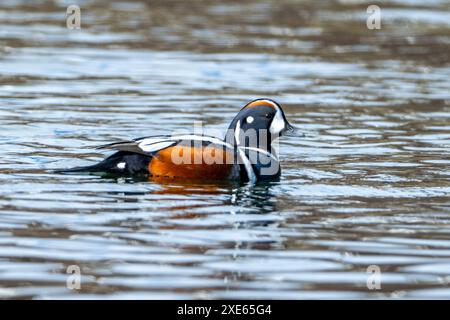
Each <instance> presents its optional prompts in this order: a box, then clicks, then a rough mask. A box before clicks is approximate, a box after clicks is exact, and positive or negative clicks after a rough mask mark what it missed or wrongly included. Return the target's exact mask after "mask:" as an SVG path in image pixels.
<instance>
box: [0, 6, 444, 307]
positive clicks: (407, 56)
mask: <svg viewBox="0 0 450 320" xmlns="http://www.w3.org/2000/svg"><path fill="white" fill-rule="evenodd" d="M69 4H72V2H71V1H53V2H47V1H42V2H38V1H35V2H32V3H31V2H29V1H18V0H8V1H2V2H1V4H0V146H1V150H2V152H1V153H0V298H37V299H46V298H168V299H180V298H193V299H216V298H246V299H247V298H250V299H255V298H280V299H303V298H307V299H316V298H318V299H321V298H322V299H323V298H340V299H347V298H356V299H366V298H388V297H394V298H450V289H449V282H450V173H449V170H448V168H449V164H450V103H449V101H450V81H449V79H450V23H449V21H450V10H449V9H450V6H449V3H448V2H447V1H429V2H426V3H425V2H423V1H420V2H419V1H393V2H389V3H385V4H383V2H382V5H381V8H382V29H381V30H368V29H367V28H366V22H365V19H366V17H367V13H366V8H367V3H366V2H364V1H361V2H360V1H337V2H335V1H330V2H322V1H320V2H319V1H304V2H298V1H289V0H282V1H251V0H249V1H214V2H208V1H193V2H191V1H189V2H184V1H148V2H144V1H142V2H140V1H131V2H129V1H127V2H125V1H124V2H113V3H112V2H108V1H100V0H95V1H79V2H78V4H79V5H80V7H81V10H82V28H81V30H69V29H67V28H66V24H65V11H66V7H67V6H68V5H69ZM259 97H269V98H272V99H275V100H276V101H278V102H279V103H281V104H282V105H283V107H284V109H285V112H286V114H287V116H288V118H289V120H290V122H292V123H293V124H295V125H296V126H297V127H298V128H300V129H301V131H302V132H305V133H306V136H305V137H286V138H284V139H283V140H282V143H281V158H282V159H283V162H282V167H283V174H282V177H281V180H280V181H278V182H273V183H267V184H259V185H256V186H254V187H250V186H246V185H244V186H241V185H235V184H211V183H207V184H198V183H190V182H188V181H185V182H180V181H178V182H170V181H168V182H162V183H156V182H147V181H137V180H132V179H104V178H100V177H97V176H88V175H70V176H68V175H61V174H54V173H52V172H51V169H55V168H66V167H72V166H78V165H87V164H91V163H93V162H94V161H98V160H100V159H102V158H103V157H104V156H106V155H107V154H108V153H104V152H100V151H98V150H95V149H93V148H91V147H92V146H95V145H99V144H104V143H108V142H113V141H117V140H122V139H129V138H134V137H140V136H145V135H154V134H155V135H156V134H167V133H169V134H170V133H172V132H173V131H174V130H192V128H193V125H194V121H203V125H204V127H205V128H206V129H220V130H222V131H224V130H225V129H226V128H227V127H228V124H229V122H230V121H231V119H232V118H233V117H234V115H235V114H236V112H237V111H238V110H239V108H240V107H241V106H242V105H243V104H245V103H246V102H248V101H249V100H252V99H255V98H259ZM71 265H76V266H79V267H80V269H81V273H82V285H81V289H80V290H69V289H67V287H66V281H67V278H68V274H67V273H66V270H67V268H68V267H69V266H71ZM371 265H376V266H378V267H379V268H380V270H381V272H382V274H381V288H380V289H379V290H369V289H368V288H367V285H366V283H367V279H368V277H369V275H370V274H368V273H367V268H368V267H369V266H371Z"/></svg>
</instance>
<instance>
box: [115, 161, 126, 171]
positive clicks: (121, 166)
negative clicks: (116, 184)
mask: <svg viewBox="0 0 450 320" xmlns="http://www.w3.org/2000/svg"><path fill="white" fill-rule="evenodd" d="M126 166H127V164H126V163H125V162H119V163H118V164H117V168H119V169H120V170H123V169H125V167H126Z"/></svg>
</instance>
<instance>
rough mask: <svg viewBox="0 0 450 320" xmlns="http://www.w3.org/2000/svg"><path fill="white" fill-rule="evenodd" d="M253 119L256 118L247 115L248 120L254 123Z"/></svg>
mask: <svg viewBox="0 0 450 320" xmlns="http://www.w3.org/2000/svg"><path fill="white" fill-rule="evenodd" d="M253 120H255V119H254V118H253V117H252V116H249V117H247V119H246V121H247V123H252V122H253Z"/></svg>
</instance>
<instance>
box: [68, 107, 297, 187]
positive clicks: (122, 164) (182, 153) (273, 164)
mask: <svg viewBox="0 0 450 320" xmlns="http://www.w3.org/2000/svg"><path fill="white" fill-rule="evenodd" d="M293 131H294V128H293V127H292V126H291V125H290V124H289V123H288V121H287V120H286V116H285V115H284V112H283V110H282V109H281V106H280V105H279V104H278V103H276V102H275V101H272V100H269V99H257V100H254V101H252V102H250V103H248V104H247V105H245V106H244V107H243V108H242V109H241V110H240V111H239V113H238V114H237V115H236V117H235V118H234V119H233V121H232V122H231V124H230V126H229V128H228V131H227V134H226V135H225V139H219V138H217V137H212V136H206V135H193V134H192V135H189V134H188V135H173V136H169V135H167V136H152V137H144V138H139V139H135V140H130V141H122V142H117V143H112V144H108V145H104V146H100V147H99V149H112V150H116V151H117V152H116V153H114V154H113V155H111V156H109V157H108V158H106V159H105V160H103V161H102V162H100V163H98V164H94V165H92V166H88V167H78V168H73V169H67V170H60V171H59V172H64V173H70V172H92V173H108V174H114V175H120V176H142V175H145V176H149V177H153V178H172V179H176V178H179V179H195V180H217V179H219V180H232V181H242V182H252V183H254V182H256V181H260V180H271V179H276V178H278V177H279V176H280V173H281V169H280V165H279V161H278V156H277V153H276V150H275V146H276V144H274V143H273V142H274V140H275V139H276V138H278V137H279V136H281V135H282V134H284V133H286V132H293Z"/></svg>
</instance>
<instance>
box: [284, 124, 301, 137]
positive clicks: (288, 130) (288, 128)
mask: <svg viewBox="0 0 450 320" xmlns="http://www.w3.org/2000/svg"><path fill="white" fill-rule="evenodd" d="M297 131H298V129H297V128H296V127H294V126H293V125H291V124H290V123H289V122H287V121H286V124H285V126H284V128H283V130H281V135H282V136H294V135H296V132H297Z"/></svg>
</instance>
